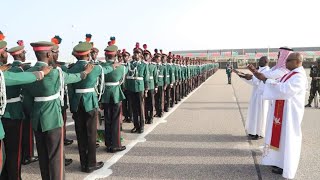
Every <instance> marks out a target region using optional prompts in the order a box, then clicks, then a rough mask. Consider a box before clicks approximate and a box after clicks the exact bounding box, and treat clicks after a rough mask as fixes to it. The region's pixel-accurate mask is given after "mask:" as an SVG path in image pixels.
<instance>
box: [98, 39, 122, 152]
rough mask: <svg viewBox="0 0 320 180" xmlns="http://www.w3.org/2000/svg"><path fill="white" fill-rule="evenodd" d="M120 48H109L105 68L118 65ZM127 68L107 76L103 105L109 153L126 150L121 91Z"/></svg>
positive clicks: (106, 51) (115, 70) (120, 68)
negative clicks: (121, 138) (123, 135)
mask: <svg viewBox="0 0 320 180" xmlns="http://www.w3.org/2000/svg"><path fill="white" fill-rule="evenodd" d="M117 50H118V47H117V46H115V45H111V46H108V47H107V48H106V49H105V57H106V63H105V64H104V65H103V66H104V67H109V68H112V69H113V66H114V64H115V63H116V62H115V61H116V57H117ZM126 70H127V69H126V68H125V67H124V66H123V65H120V66H118V67H117V68H116V69H114V70H113V71H112V72H110V73H108V74H106V75H105V88H106V89H105V91H104V94H103V95H102V99H101V103H102V104H103V109H104V120H105V145H106V147H107V152H111V153H114V152H117V151H123V150H125V149H126V147H125V146H122V145H121V140H120V137H121V135H120V121H121V120H120V118H121V101H122V100H124V99H125V96H124V94H123V92H122V89H121V84H122V83H123V80H124V78H125V74H126V73H127V72H126Z"/></svg>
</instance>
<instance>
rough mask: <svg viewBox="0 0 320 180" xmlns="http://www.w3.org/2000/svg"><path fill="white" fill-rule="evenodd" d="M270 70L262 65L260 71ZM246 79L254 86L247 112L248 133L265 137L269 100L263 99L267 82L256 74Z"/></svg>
mask: <svg viewBox="0 0 320 180" xmlns="http://www.w3.org/2000/svg"><path fill="white" fill-rule="evenodd" d="M269 70H270V67H269V66H266V67H260V68H259V70H258V72H260V73H263V72H266V71H269ZM244 80H245V79H244ZM245 81H246V82H247V83H249V84H250V85H252V86H253V87H252V93H251V98H250V104H249V108H248V113H247V121H246V130H247V133H248V134H252V135H259V136H262V137H264V136H265V128H266V120H267V114H268V108H269V101H268V100H264V99H262V95H263V90H264V86H265V84H264V83H263V82H262V81H261V80H259V79H257V78H256V77H254V76H253V77H252V79H251V80H245Z"/></svg>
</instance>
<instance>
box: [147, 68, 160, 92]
mask: <svg viewBox="0 0 320 180" xmlns="http://www.w3.org/2000/svg"><path fill="white" fill-rule="evenodd" d="M149 73H150V81H149V89H151V90H152V89H154V88H155V87H158V69H157V65H156V64H155V63H149Z"/></svg>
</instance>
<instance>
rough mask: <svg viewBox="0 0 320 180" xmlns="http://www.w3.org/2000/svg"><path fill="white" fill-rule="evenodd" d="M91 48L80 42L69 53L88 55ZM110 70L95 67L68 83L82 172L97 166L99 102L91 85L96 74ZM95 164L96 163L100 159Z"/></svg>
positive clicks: (84, 62) (79, 67)
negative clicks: (84, 76) (82, 76)
mask: <svg viewBox="0 0 320 180" xmlns="http://www.w3.org/2000/svg"><path fill="white" fill-rule="evenodd" d="M91 49H92V45H91V44H90V43H87V42H83V43H79V44H78V45H77V46H75V47H74V48H73V53H74V54H75V55H76V54H78V53H83V52H85V53H88V54H89V53H90V50H91ZM79 57H81V56H79ZM88 63H89V60H78V61H77V63H75V64H74V65H73V66H72V67H71V68H70V69H69V72H70V73H77V72H81V71H82V70H83V69H84V67H85V66H86V65H87V64H88ZM111 71H112V68H108V69H107V68H101V67H100V66H95V67H94V68H93V70H92V72H91V73H90V74H89V75H88V76H87V78H86V79H84V80H82V81H80V82H78V83H74V84H72V85H69V86H68V94H69V101H70V103H69V104H70V110H71V112H72V113H73V118H74V120H75V129H76V135H77V140H78V149H79V155H80V163H81V170H82V171H83V172H91V171H92V170H93V169H95V167H96V166H97V161H96V137H97V119H98V107H99V104H98V97H97V93H96V91H95V89H94V88H95V85H96V83H97V79H98V78H99V76H101V75H103V74H107V73H109V72H111ZM98 164H99V166H100V165H101V162H99V163H98ZM102 164H103V163H102Z"/></svg>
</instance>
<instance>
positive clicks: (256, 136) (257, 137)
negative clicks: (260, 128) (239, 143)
mask: <svg viewBox="0 0 320 180" xmlns="http://www.w3.org/2000/svg"><path fill="white" fill-rule="evenodd" d="M261 138H262V137H261V136H258V135H255V136H251V140H258V139H261Z"/></svg>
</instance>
